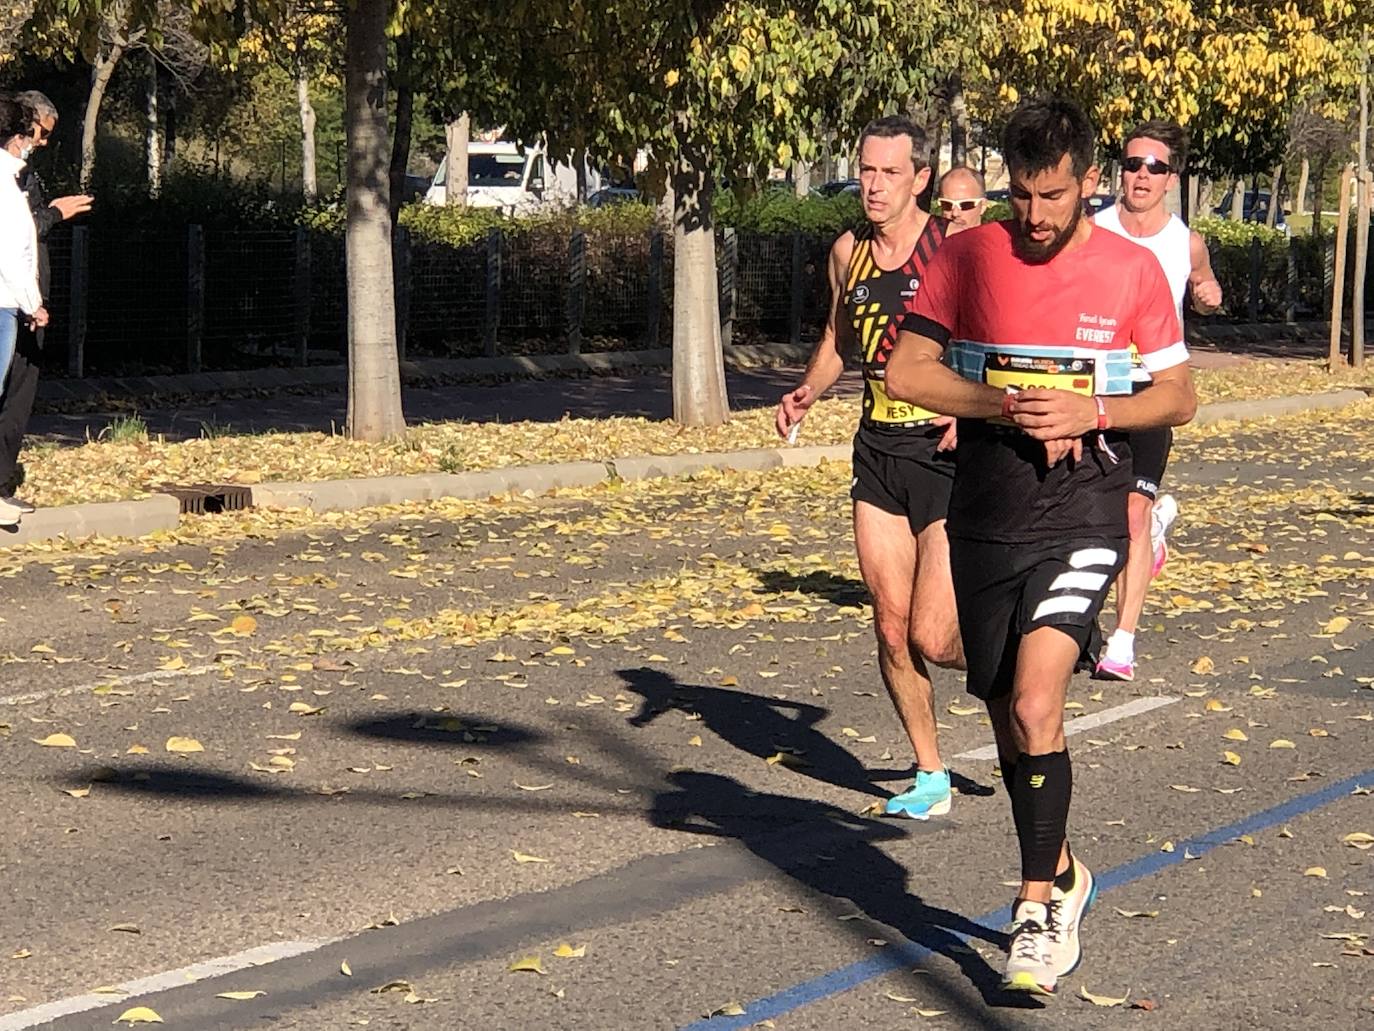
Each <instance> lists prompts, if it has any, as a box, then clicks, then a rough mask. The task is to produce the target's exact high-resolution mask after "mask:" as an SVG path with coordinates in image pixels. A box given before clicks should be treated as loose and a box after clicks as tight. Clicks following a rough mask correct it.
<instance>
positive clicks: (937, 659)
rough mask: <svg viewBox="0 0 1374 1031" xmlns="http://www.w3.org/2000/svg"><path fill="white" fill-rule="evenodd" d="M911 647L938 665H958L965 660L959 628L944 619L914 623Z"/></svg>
mask: <svg viewBox="0 0 1374 1031" xmlns="http://www.w3.org/2000/svg"><path fill="white" fill-rule="evenodd" d="M911 647H912V649H913V650H914V651H916V652H918V653H919V654H921V655H923V656H924V657H925V659H926V661H928V662H931V663H934V664H935V665H936V666H957V665H959V664H960V663H962V662H963V661H964V649H963V648H962V646H961V645H960V642H959V628H958V627H957V626H951V625H950V624H949V623H948V622H946V621H944V620H941V621H939V622H935V623H932V622H918V623H913V624H912V627H911Z"/></svg>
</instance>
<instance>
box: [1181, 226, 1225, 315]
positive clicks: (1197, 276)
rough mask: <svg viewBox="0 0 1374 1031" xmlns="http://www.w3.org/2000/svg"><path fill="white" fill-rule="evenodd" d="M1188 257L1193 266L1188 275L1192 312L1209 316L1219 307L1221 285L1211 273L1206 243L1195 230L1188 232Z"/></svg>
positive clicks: (1209, 255) (1209, 254)
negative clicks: (1191, 294)
mask: <svg viewBox="0 0 1374 1031" xmlns="http://www.w3.org/2000/svg"><path fill="white" fill-rule="evenodd" d="M1188 255H1189V257H1190V258H1191V259H1192V265H1193V270H1192V271H1191V272H1190V273H1189V274H1188V285H1189V287H1191V288H1192V292H1193V310H1194V311H1195V312H1197V313H1198V314H1199V315H1211V314H1212V313H1213V312H1214V311H1216V310H1217V309H1218V308H1220V307H1221V284H1220V283H1219V282H1217V277H1216V274H1215V273H1214V272H1213V271H1212V255H1211V253H1210V252H1209V251H1208V250H1207V241H1206V240H1204V239H1203V238H1202V234H1201V233H1199V232H1197V231H1196V230H1189V231H1188Z"/></svg>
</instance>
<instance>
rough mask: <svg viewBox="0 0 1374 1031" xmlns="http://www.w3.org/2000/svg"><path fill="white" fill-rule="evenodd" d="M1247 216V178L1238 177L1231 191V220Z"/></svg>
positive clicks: (1237, 220)
mask: <svg viewBox="0 0 1374 1031" xmlns="http://www.w3.org/2000/svg"><path fill="white" fill-rule="evenodd" d="M1243 218H1245V180H1244V179H1237V180H1236V185H1235V189H1234V190H1233V191H1232V193H1231V221H1232V222H1239V221H1241V220H1242V219H1243Z"/></svg>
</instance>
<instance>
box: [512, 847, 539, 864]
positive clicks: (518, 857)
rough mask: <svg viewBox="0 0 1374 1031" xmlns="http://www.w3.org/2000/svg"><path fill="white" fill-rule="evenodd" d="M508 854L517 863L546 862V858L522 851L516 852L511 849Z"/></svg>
mask: <svg viewBox="0 0 1374 1031" xmlns="http://www.w3.org/2000/svg"><path fill="white" fill-rule="evenodd" d="M510 854H511V855H513V856H514V857H515V861H516V862H517V863H547V862H548V860H547V859H540V858H539V857H538V856H531V855H526V854H525V853H524V852H517V851H516V850H515V849H511V851H510Z"/></svg>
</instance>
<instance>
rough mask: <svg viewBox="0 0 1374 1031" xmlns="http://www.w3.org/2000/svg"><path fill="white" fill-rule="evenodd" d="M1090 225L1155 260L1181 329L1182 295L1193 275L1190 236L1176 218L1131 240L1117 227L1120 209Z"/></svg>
mask: <svg viewBox="0 0 1374 1031" xmlns="http://www.w3.org/2000/svg"><path fill="white" fill-rule="evenodd" d="M1093 223H1094V224H1095V225H1099V226H1101V227H1102V228H1103V229H1106V230H1107V231H1109V232H1112V233H1115V234H1116V235H1117V236H1124V237H1125V238H1126V239H1127V240H1130V241H1131V242H1132V243H1138V244H1140V246H1142V247H1144V248H1145V249H1146V250H1148V251H1150V253H1152V254H1153V255H1154V256H1155V257H1156V258H1157V259H1159V264H1160V266H1161V267H1162V268H1163V269H1164V278H1165V279H1167V280H1168V281H1169V290H1170V291H1171V292H1172V293H1173V295H1174V307H1175V308H1177V309H1178V324H1179V326H1180V327H1182V325H1183V293H1184V291H1185V290H1187V288H1188V277H1189V276H1190V275H1192V273H1193V253H1192V234H1191V232H1190V231H1189V229H1188V227H1187V226H1186V225H1184V224H1183V220H1182V219H1180V218H1179V217H1178V216H1177V215H1170V216H1169V221H1168V222H1166V223H1165V224H1164V228H1163V229H1161V230H1160V231H1159V232H1157V233H1155V234H1154V236H1132V235H1131V234H1130V233H1128V232H1126V228H1125V226H1123V225H1122V224H1121V209H1120V208H1119V207H1118V206H1117V205H1115V204H1113V205H1112V206H1111V207H1110V208H1103V209H1102V210H1101V211H1099V212H1098V213H1097V214H1096V215H1095V216H1093Z"/></svg>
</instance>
